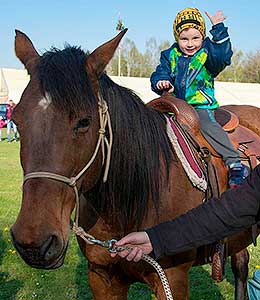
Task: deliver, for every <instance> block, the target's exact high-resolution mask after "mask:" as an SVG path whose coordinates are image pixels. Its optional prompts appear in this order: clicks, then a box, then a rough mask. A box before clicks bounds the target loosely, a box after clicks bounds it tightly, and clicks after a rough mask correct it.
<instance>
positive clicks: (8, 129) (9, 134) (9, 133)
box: [6, 120, 17, 142]
mask: <svg viewBox="0 0 260 300" xmlns="http://www.w3.org/2000/svg"><path fill="white" fill-rule="evenodd" d="M6 127H7V129H6V135H7V141H8V142H11V129H13V131H14V138H15V140H16V141H17V127H16V125H15V124H14V122H13V121H12V120H8V122H7V125H6Z"/></svg>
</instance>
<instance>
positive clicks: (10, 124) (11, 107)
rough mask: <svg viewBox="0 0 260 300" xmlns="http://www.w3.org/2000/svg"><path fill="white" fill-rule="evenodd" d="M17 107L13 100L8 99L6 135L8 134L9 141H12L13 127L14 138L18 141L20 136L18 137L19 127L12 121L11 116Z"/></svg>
mask: <svg viewBox="0 0 260 300" xmlns="http://www.w3.org/2000/svg"><path fill="white" fill-rule="evenodd" d="M14 108H15V103H14V101H13V100H11V99H10V100H9V101H8V105H7V113H6V117H7V126H6V127H7V129H6V135H7V142H11V141H12V139H11V129H13V132H14V140H15V141H16V142H17V141H18V138H17V127H16V125H15V123H14V122H13V121H12V119H11V116H12V112H13V110H14Z"/></svg>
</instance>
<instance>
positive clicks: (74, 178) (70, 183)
mask: <svg viewBox="0 0 260 300" xmlns="http://www.w3.org/2000/svg"><path fill="white" fill-rule="evenodd" d="M76 184H77V179H76V177H71V178H70V182H69V186H72V187H74V186H76Z"/></svg>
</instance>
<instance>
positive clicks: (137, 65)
mask: <svg viewBox="0 0 260 300" xmlns="http://www.w3.org/2000/svg"><path fill="white" fill-rule="evenodd" d="M170 45H171V43H170V42H169V41H161V42H158V41H157V40H156V39H155V38H150V39H149V40H147V41H146V43H145V51H144V52H143V53H141V52H140V51H139V50H138V49H137V47H136V45H135V42H134V41H132V40H130V39H128V38H126V39H125V40H124V42H123V43H122V44H121V45H120V46H119V49H118V50H117V52H116V54H115V56H114V58H113V59H112V60H111V62H110V64H109V65H108V67H107V73H108V74H109V75H111V76H119V72H120V76H129V77H147V78H149V77H150V76H151V73H152V72H153V71H154V70H155V68H156V66H157V65H158V64H159V61H160V53H161V51H162V50H164V49H167V48H169V47H170ZM216 80H219V81H229V82H252V83H260V50H256V51H254V52H250V53H246V54H244V53H243V52H242V51H241V50H237V49H233V56H232V62H231V65H230V66H228V67H227V68H226V69H225V70H224V71H222V72H221V73H220V74H219V75H218V77H217V78H216Z"/></svg>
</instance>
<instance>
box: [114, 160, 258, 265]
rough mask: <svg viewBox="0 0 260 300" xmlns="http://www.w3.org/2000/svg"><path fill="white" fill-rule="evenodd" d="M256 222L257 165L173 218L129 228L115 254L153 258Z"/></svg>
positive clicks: (119, 242) (236, 230) (132, 258)
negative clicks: (234, 185) (234, 183)
mask: <svg viewBox="0 0 260 300" xmlns="http://www.w3.org/2000/svg"><path fill="white" fill-rule="evenodd" d="M258 222H260V165H258V166H257V167H256V168H255V169H254V170H253V171H252V173H251V174H250V175H249V176H248V177H247V178H246V179H245V180H244V182H243V183H242V184H241V185H240V186H238V187H237V188H235V189H229V190H227V191H226V192H224V193H223V194H222V195H221V197H220V198H219V199H218V198H212V199H210V200H209V201H207V202H204V203H202V204H201V205H199V206H197V207H196V208H193V209H192V210H190V211H188V212H187V213H185V214H183V215H181V216H179V217H177V218H176V219H174V220H170V221H166V222H163V223H160V224H158V225H155V226H153V227H151V228H147V229H145V231H140V232H132V233H130V234H128V235H126V236H125V237H123V238H122V239H121V240H119V241H118V242H116V244H115V245H116V246H123V247H128V250H124V251H121V252H118V253H111V256H112V257H115V256H116V255H119V256H120V257H122V258H126V259H127V260H128V261H132V260H133V261H135V262H138V261H139V260H140V259H141V257H142V254H151V255H152V256H153V257H154V258H155V259H159V258H161V257H164V256H168V255H174V254H177V253H180V252H184V251H187V250H191V249H194V248H197V247H200V246H202V245H206V244H211V243H213V242H215V241H218V240H222V239H223V238H225V237H228V236H230V235H233V234H235V233H238V232H239V231H241V230H243V229H246V228H250V227H251V226H252V225H254V224H257V223H258Z"/></svg>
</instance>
